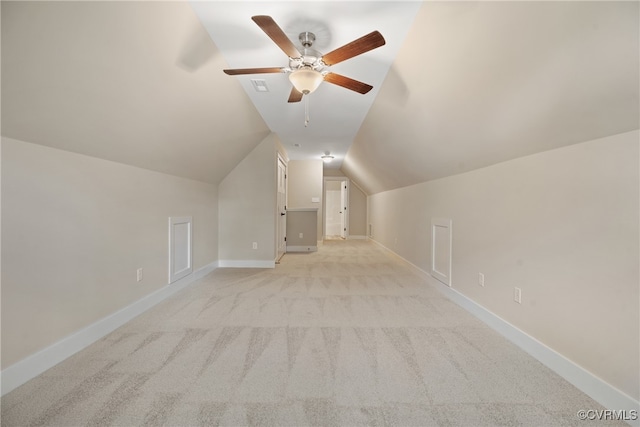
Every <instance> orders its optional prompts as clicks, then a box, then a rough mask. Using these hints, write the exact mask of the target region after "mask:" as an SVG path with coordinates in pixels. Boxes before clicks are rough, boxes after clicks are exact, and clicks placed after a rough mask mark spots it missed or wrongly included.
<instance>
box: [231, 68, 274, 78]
mask: <svg viewBox="0 0 640 427" xmlns="http://www.w3.org/2000/svg"><path fill="white" fill-rule="evenodd" d="M222 71H224V72H225V74H229V75H230V76H237V75H238V74H268V73H284V68H282V67H263V68H231V69H227V70H222Z"/></svg>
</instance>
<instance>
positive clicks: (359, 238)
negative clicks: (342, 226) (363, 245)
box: [347, 234, 368, 240]
mask: <svg viewBox="0 0 640 427" xmlns="http://www.w3.org/2000/svg"><path fill="white" fill-rule="evenodd" d="M367 239H368V237H367V236H358V235H355V236H354V235H352V234H350V235H349V236H348V237H347V240H367Z"/></svg>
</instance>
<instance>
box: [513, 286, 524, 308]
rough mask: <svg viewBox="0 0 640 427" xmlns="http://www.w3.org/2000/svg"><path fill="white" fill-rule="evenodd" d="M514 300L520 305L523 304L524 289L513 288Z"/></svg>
mask: <svg viewBox="0 0 640 427" xmlns="http://www.w3.org/2000/svg"><path fill="white" fill-rule="evenodd" d="M513 300H514V301H515V302H517V303H518V304H522V289H520V288H513Z"/></svg>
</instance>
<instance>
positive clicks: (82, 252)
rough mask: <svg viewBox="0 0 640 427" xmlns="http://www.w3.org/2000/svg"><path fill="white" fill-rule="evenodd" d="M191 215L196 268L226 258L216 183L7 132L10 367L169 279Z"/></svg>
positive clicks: (5, 305)
mask: <svg viewBox="0 0 640 427" xmlns="http://www.w3.org/2000/svg"><path fill="white" fill-rule="evenodd" d="M188 215H190V216H192V217H193V267H194V270H195V269H198V268H200V267H203V266H205V265H207V264H210V263H213V262H215V261H216V260H217V259H218V252H217V243H216V242H217V240H218V236H217V225H218V218H217V189H216V186H214V185H211V184H206V183H202V182H198V181H192V180H189V179H184V178H178V177H175V176H171V175H166V174H162V173H158V172H152V171H149V170H145V169H140V168H137V167H133V166H128V165H123V164H119V163H115V162H111V161H106V160H100V159H97V158H93V157H88V156H84V155H80V154H74V153H70V152H67V151H62V150H58V149H54V148H48V147H44V146H41V145H36V144H30V143H26V142H20V141H16V140H13V139H9V138H2V249H3V250H2V367H3V368H5V367H8V366H10V365H12V364H13V363H15V362H17V361H19V360H21V359H23V358H25V357H27V356H29V355H30V354H32V353H34V352H36V351H38V350H41V349H43V348H44V347H47V346H49V345H51V344H53V343H55V342H57V341H59V340H60V339H62V338H64V337H66V336H68V335H70V334H71V333H73V332H75V331H78V330H80V329H82V328H84V327H86V326H88V325H90V324H92V323H93V322H95V321H97V320H99V319H101V318H103V317H105V316H107V315H109V314H112V313H114V312H115V311H117V310H119V309H121V308H123V307H126V306H127V305H129V304H131V303H133V302H135V301H137V300H139V299H140V298H142V297H144V296H145V295H148V294H150V293H152V292H154V291H156V290H158V289H160V288H162V287H164V286H166V285H167V281H168V218H169V217H170V216H188ZM137 268H143V269H144V279H143V280H142V281H141V282H136V270H137Z"/></svg>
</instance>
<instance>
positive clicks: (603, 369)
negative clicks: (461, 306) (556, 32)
mask: <svg viewBox="0 0 640 427" xmlns="http://www.w3.org/2000/svg"><path fill="white" fill-rule="evenodd" d="M639 137H640V134H639V132H638V131H634V132H630V133H625V134H621V135H616V136H612V137H608V138H603V139H599V140H595V141H589V142H585V143H582V144H576V145H572V146H569V147H565V148H561V149H557V150H553V151H547V152H543V153H540V154H536V155H532V156H527V157H523V158H520V159H516V160H512V161H508V162H505V163H501V164H497V165H494V166H491V167H487V168H484V169H479V170H476V171H473V172H469V173H465V174H461V175H456V176H452V177H449V178H444V179H440V180H435V181H430V182H426V183H422V184H418V185H414V186H410V187H406V188H402V189H398V190H393V191H388V192H383V193H378V194H375V195H373V196H370V202H371V203H370V218H371V223H372V224H373V235H374V239H375V240H377V241H379V242H381V243H382V244H383V245H385V246H387V247H388V248H390V249H392V250H394V251H395V252H397V253H398V254H399V255H401V256H402V257H404V258H406V259H407V260H409V261H410V262H412V263H414V264H415V265H417V266H418V267H420V268H421V269H423V270H425V271H429V270H430V265H429V259H430V245H429V242H430V221H431V218H434V217H438V218H450V219H452V220H453V227H452V230H453V273H452V284H453V285H452V286H453V288H455V289H456V290H458V291H459V292H461V293H462V294H464V295H466V296H467V297H469V298H471V299H472V300H474V301H475V302H477V303H478V304H480V305H481V306H484V307H485V308H487V309H488V310H489V311H491V312H493V313H495V314H496V315H498V316H500V317H501V318H503V319H505V320H506V321H507V322H509V323H511V324H513V325H515V326H516V327H518V328H520V329H521V330H523V331H524V332H526V333H527V334H529V335H531V336H533V337H534V338H536V339H537V340H539V341H540V342H542V343H543V344H546V345H547V346H549V347H550V348H552V349H554V350H555V351H557V352H559V353H560V354H562V355H564V356H565V357H567V358H568V359H570V360H572V361H573V362H575V363H577V364H578V365H580V366H582V367H583V368H585V369H586V370H587V371H590V372H591V373H593V374H595V375H596V376H598V377H600V378H602V379H603V380H605V381H606V382H608V383H609V384H611V385H613V386H614V387H616V388H618V389H619V390H621V391H623V392H625V393H627V394H628V395H630V396H632V397H633V398H634V399H636V400H638V399H639V397H640V396H639V390H640V384H639V379H640V375H639V373H640V367H639V363H640V355H639V351H640V342H639V340H640V330H639V328H640V318H639V316H640V307H639V301H640V295H639V287H638V283H639V282H640V277H639V272H638V269H639V265H638V260H639V249H638V246H639V242H638V236H639V224H638V223H639V217H640V213H639V179H640V177H639V142H638V141H639ZM479 272H482V273H484V274H485V287H480V286H479V285H478V273H479ZM514 286H518V287H520V288H521V289H522V304H521V305H519V304H517V303H515V302H514V301H513V288H514Z"/></svg>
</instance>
